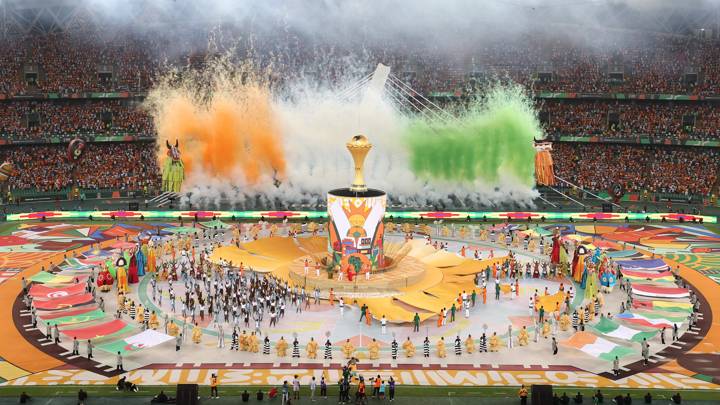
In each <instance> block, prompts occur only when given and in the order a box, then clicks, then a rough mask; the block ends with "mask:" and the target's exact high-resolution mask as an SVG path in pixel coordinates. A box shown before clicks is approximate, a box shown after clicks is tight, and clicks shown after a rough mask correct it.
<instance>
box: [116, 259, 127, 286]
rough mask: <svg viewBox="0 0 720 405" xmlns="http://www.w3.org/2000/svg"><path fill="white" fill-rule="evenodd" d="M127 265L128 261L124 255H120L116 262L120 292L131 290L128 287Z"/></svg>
mask: <svg viewBox="0 0 720 405" xmlns="http://www.w3.org/2000/svg"><path fill="white" fill-rule="evenodd" d="M125 266H127V261H126V260H125V258H124V257H120V258H119V259H117V261H116V262H115V272H116V275H117V281H118V292H122V293H126V292H128V291H129V289H128V276H127V271H126V270H125Z"/></svg>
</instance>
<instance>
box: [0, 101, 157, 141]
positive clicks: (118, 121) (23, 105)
mask: <svg viewBox="0 0 720 405" xmlns="http://www.w3.org/2000/svg"><path fill="white" fill-rule="evenodd" d="M32 115H35V117H34V118H30V117H31V116H32ZM104 115H105V116H107V117H106V118H108V120H107V121H104V120H103V118H104ZM33 120H34V121H35V122H34V123H30V122H29V121H33ZM128 133H129V134H138V135H148V136H151V135H154V128H153V124H152V119H151V117H150V116H149V115H148V114H147V113H145V112H144V111H143V110H142V109H140V108H137V107H132V106H128V104H127V102H126V101H125V100H101V101H95V100H73V101H4V102H0V135H1V136H2V137H4V138H10V139H18V140H20V139H42V138H50V137H57V136H58V135H61V137H63V136H62V135H66V136H64V137H73V136H74V135H76V134H77V135H82V134H128Z"/></svg>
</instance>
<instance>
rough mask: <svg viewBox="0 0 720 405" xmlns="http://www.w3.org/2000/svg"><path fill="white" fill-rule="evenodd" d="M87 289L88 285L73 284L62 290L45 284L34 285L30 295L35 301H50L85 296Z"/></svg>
mask: <svg viewBox="0 0 720 405" xmlns="http://www.w3.org/2000/svg"><path fill="white" fill-rule="evenodd" d="M85 287H86V284H71V285H69V286H67V287H61V288H52V287H48V286H46V285H43V284H33V285H32V287H30V291H29V292H28V294H30V296H31V297H33V299H35V300H48V299H55V298H60V297H68V296H71V295H78V294H83V293H84V292H85Z"/></svg>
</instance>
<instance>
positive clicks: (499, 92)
mask: <svg viewBox="0 0 720 405" xmlns="http://www.w3.org/2000/svg"><path fill="white" fill-rule="evenodd" d="M542 137H543V135H542V130H541V128H540V121H539V120H538V117H537V112H536V111H535V109H534V108H533V106H532V101H531V100H530V98H529V97H528V96H527V94H526V93H525V92H524V90H523V89H522V87H520V86H519V85H495V86H494V87H493V88H492V89H491V90H490V91H488V92H487V93H486V97H485V98H484V99H483V100H476V101H473V102H472V103H471V104H470V105H469V106H468V107H467V109H465V110H464V111H462V112H461V113H460V114H459V116H458V119H457V120H456V121H454V122H450V123H447V122H442V121H440V120H432V119H417V120H414V121H413V122H412V124H411V125H410V126H409V128H408V133H407V134H406V138H405V139H406V140H407V142H408V146H409V150H410V166H411V168H412V170H413V172H414V173H415V175H417V176H418V177H421V178H428V179H442V180H449V181H457V182H475V181H477V180H480V181H482V182H483V183H486V184H488V185H497V184H498V182H499V177H500V174H505V173H507V174H512V175H513V176H514V177H516V178H517V179H518V181H519V182H521V183H522V184H524V185H528V186H532V185H533V184H534V183H535V180H534V175H535V148H534V147H533V138H542Z"/></svg>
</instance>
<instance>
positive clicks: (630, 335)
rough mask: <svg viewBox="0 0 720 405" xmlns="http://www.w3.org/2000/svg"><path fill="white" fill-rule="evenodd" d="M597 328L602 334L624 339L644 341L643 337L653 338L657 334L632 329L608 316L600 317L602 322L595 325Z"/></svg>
mask: <svg viewBox="0 0 720 405" xmlns="http://www.w3.org/2000/svg"><path fill="white" fill-rule="evenodd" d="M594 328H595V330H596V331H598V332H600V333H601V334H603V335H605V336H609V337H614V338H617V339H622V340H632V341H633V342H642V340H643V339H652V337H653V336H655V335H657V331H655V332H642V331H639V330H635V329H631V328H628V327H625V326H622V325H620V324H618V323H617V322H614V321H613V320H612V319H608V318H606V317H604V316H603V317H600V322H598V323H597V324H596V325H595V326H594Z"/></svg>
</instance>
